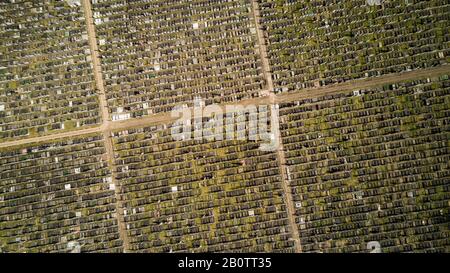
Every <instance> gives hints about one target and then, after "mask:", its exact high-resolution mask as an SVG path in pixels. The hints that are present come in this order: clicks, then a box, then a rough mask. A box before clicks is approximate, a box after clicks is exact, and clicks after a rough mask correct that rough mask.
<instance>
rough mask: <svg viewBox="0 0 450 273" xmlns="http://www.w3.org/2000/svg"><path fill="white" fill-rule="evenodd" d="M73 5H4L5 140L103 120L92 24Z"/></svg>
mask: <svg viewBox="0 0 450 273" xmlns="http://www.w3.org/2000/svg"><path fill="white" fill-rule="evenodd" d="M9 2H11V1H9ZM69 2H70V3H69ZM72 2H76V1H72ZM72 2H71V1H55V0H51V1H33V2H19V1H12V2H11V3H6V2H4V1H3V2H2V3H0V56H1V57H0V141H5V140H11V139H17V138H23V137H35V136H38V135H43V134H47V133H55V132H60V131H67V130H73V129H77V128H83V127H88V126H93V125H96V124H98V123H100V122H101V120H100V119H101V117H100V116H99V106H98V98H97V95H96V93H95V84H94V78H93V75H92V69H91V66H92V64H91V61H90V51H89V46H88V36H87V32H86V24H85V20H84V17H83V12H82V9H81V7H80V6H78V5H76V4H74V3H72Z"/></svg>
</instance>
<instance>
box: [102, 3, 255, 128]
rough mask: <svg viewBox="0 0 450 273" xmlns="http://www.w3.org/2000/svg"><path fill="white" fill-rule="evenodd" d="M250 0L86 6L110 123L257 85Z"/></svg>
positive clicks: (251, 91)
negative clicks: (94, 35)
mask: <svg viewBox="0 0 450 273" xmlns="http://www.w3.org/2000/svg"><path fill="white" fill-rule="evenodd" d="M250 8H251V5H250V1H248V0H243V1H237V0H233V1H228V0H215V1H212V0H189V1H187V0H170V1H165V0H164V1H162V0H159V1H144V0H141V1H132V2H130V1H123V0H108V1H98V0H94V1H93V11H94V21H95V24H96V29H97V34H98V43H99V51H100V55H101V62H102V69H103V73H104V78H105V85H106V91H107V92H106V93H107V100H108V105H109V107H110V114H111V119H112V120H124V119H129V118H134V117H141V116H145V115H149V114H152V113H158V112H167V111H170V110H172V108H173V107H174V106H176V105H180V104H183V103H185V102H192V100H193V99H194V98H195V97H201V98H203V99H205V100H206V103H207V104H211V103H222V102H229V101H237V100H240V99H243V98H251V97H255V96H257V95H258V92H259V90H261V89H262V88H263V87H264V82H263V79H262V70H261V62H260V60H259V55H258V54H259V50H258V48H257V40H256V37H255V33H256V29H255V26H254V20H253V19H252V15H251V13H250V11H251V9H250Z"/></svg>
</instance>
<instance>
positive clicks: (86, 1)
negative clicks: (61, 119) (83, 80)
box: [81, 0, 109, 122]
mask: <svg viewBox="0 0 450 273" xmlns="http://www.w3.org/2000/svg"><path fill="white" fill-rule="evenodd" d="M81 4H82V6H83V10H84V15H85V19H86V29H87V33H88V39H89V47H90V50H91V58H92V63H93V66H94V68H93V73H94V78H95V84H96V86H97V90H98V97H99V101H100V110H101V113H102V121H103V122H107V121H109V113H108V103H107V101H106V93H105V84H104V83H103V74H102V67H101V64H100V57H99V54H98V44H97V35H96V33H95V26H94V18H93V15H92V6H91V1H90V0H81Z"/></svg>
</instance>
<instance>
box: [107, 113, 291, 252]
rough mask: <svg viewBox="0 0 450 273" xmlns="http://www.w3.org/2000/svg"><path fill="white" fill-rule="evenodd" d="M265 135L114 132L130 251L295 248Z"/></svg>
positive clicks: (164, 130) (160, 129) (276, 168)
mask: <svg viewBox="0 0 450 273" xmlns="http://www.w3.org/2000/svg"><path fill="white" fill-rule="evenodd" d="M241 117H242V116H241ZM239 124H242V123H239ZM250 128H254V127H251V126H250ZM236 131H240V130H238V129H237V127H236ZM259 142H260V141H258V140H254V141H250V140H237V139H234V140H215V141H208V140H205V139H203V140H194V139H192V140H185V141H175V140H174V139H173V137H172V135H171V129H170V128H168V127H167V128H166V127H165V126H154V127H147V128H137V129H130V130H126V131H120V132H115V133H114V147H115V151H116V155H115V157H116V171H117V181H118V182H119V183H120V184H121V186H122V189H123V197H122V199H123V200H124V209H125V214H126V216H125V224H126V228H127V232H128V236H129V238H130V244H131V248H132V251H137V252H224V251H227V252H293V251H294V247H293V245H294V243H293V240H292V236H291V231H290V228H289V226H288V225H289V224H288V219H287V217H288V216H287V210H286V205H285V198H286V196H285V195H284V192H283V190H282V185H281V183H282V180H281V175H280V172H279V171H280V169H279V165H278V161H277V157H276V153H275V152H263V151H261V150H260V149H259V147H260V143H259Z"/></svg>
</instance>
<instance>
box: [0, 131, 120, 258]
mask: <svg viewBox="0 0 450 273" xmlns="http://www.w3.org/2000/svg"><path fill="white" fill-rule="evenodd" d="M113 188H114V187H113V186H112V179H111V173H110V171H109V169H108V166H107V160H106V155H105V147H104V146H103V139H102V137H101V136H100V135H90V136H84V137H79V138H73V139H64V140H58V141H53V142H48V143H39V144H29V145H26V146H17V147H10V148H6V149H1V150H0V252H80V251H81V252H122V250H123V247H122V241H121V239H120V238H119V232H118V225H117V220H116V217H115V213H116V204H115V202H116V199H115V196H114V190H113Z"/></svg>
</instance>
